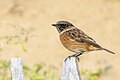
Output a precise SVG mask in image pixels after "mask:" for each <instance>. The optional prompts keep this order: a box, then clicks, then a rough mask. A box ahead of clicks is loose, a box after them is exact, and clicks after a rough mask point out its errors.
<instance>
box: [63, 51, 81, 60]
mask: <svg viewBox="0 0 120 80" xmlns="http://www.w3.org/2000/svg"><path fill="white" fill-rule="evenodd" d="M82 54H83V52H79V53H76V54H73V55H71V56H68V57H67V58H70V57H75V58H76V59H77V62H79V57H78V56H80V55H82ZM67 58H66V59H65V61H66V60H67Z"/></svg>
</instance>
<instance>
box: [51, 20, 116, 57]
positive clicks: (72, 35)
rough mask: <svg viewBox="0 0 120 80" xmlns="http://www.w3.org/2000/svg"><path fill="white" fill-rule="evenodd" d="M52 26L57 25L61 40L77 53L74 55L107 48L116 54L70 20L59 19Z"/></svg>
mask: <svg viewBox="0 0 120 80" xmlns="http://www.w3.org/2000/svg"><path fill="white" fill-rule="evenodd" d="M52 26H54V27H56V29H57V31H58V32H59V37H60V41H61V42H62V44H63V45H64V47H65V48H67V49H68V50H70V51H72V52H74V53H75V54H73V55H72V56H74V57H78V56H80V55H82V54H83V53H86V52H87V53H88V52H91V51H98V50H105V51H107V52H109V53H112V54H115V53H114V52H113V51H111V50H108V49H106V48H103V47H101V46H100V45H99V44H97V42H96V41H95V40H94V39H92V38H91V37H90V36H88V35H87V34H85V33H84V32H83V31H82V30H80V29H78V28H77V27H75V26H74V25H73V24H72V23H70V22H68V21H64V20H63V21H58V22H57V23H55V24H52Z"/></svg>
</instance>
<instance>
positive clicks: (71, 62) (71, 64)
mask: <svg viewBox="0 0 120 80" xmlns="http://www.w3.org/2000/svg"><path fill="white" fill-rule="evenodd" d="M62 80H82V79H81V76H80V72H79V67H78V64H77V60H76V58H75V57H68V58H67V59H66V60H64V62H63V71H62Z"/></svg>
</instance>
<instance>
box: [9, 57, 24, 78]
mask: <svg viewBox="0 0 120 80" xmlns="http://www.w3.org/2000/svg"><path fill="white" fill-rule="evenodd" d="M11 72H12V80H24V72H23V65H22V59H21V58H12V59H11Z"/></svg>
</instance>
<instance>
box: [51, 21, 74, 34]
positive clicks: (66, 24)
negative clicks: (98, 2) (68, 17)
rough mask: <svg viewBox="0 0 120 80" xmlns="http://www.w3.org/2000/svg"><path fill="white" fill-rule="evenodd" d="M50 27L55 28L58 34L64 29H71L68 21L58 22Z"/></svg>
mask: <svg viewBox="0 0 120 80" xmlns="http://www.w3.org/2000/svg"><path fill="white" fill-rule="evenodd" d="M52 26H55V27H56V28H57V30H58V32H59V33H60V32H62V31H64V30H65V29H68V28H71V27H73V25H72V24H71V23H70V22H68V21H58V22H57V23H56V24H52Z"/></svg>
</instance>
